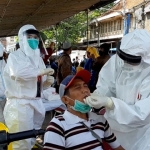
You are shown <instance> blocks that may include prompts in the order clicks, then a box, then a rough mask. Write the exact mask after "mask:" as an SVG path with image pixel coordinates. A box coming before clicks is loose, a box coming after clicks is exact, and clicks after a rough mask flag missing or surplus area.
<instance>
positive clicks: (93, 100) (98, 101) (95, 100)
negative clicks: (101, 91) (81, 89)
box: [84, 93, 114, 109]
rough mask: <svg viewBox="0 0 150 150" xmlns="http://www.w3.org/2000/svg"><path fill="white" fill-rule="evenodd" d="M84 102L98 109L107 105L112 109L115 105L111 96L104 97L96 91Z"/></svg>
mask: <svg viewBox="0 0 150 150" xmlns="http://www.w3.org/2000/svg"><path fill="white" fill-rule="evenodd" d="M84 102H85V103H86V104H88V105H89V106H91V107H94V108H96V109H98V108H100V107H102V106H105V107H107V108H109V109H112V108H113V106H114V103H113V101H112V100H111V99H110V98H109V97H102V96H100V95H98V94H96V93H91V95H90V96H88V97H87V98H86V99H85V100H84Z"/></svg>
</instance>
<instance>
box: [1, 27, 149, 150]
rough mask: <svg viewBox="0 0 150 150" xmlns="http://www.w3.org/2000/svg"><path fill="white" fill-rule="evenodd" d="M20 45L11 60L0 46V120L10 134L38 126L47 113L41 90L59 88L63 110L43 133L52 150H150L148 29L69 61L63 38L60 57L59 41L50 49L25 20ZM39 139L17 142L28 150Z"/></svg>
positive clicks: (45, 145)
mask: <svg viewBox="0 0 150 150" xmlns="http://www.w3.org/2000/svg"><path fill="white" fill-rule="evenodd" d="M18 39H19V43H17V45H16V51H14V52H11V53H10V54H9V56H8V58H6V56H5V55H6V54H5V53H4V47H3V45H2V44H0V122H2V123H4V124H5V125H6V126H7V127H8V129H9V132H10V133H15V132H21V131H26V130H32V129H40V128H41V126H42V123H43V121H44V118H45V107H44V105H43V102H42V93H43V91H44V90H47V89H50V88H52V87H53V88H55V89H56V93H58V94H59V98H60V101H61V102H62V103H63V104H64V105H65V110H63V111H62V112H61V114H58V115H56V116H54V117H53V118H52V120H49V121H50V122H49V125H48V126H47V129H46V133H45V135H44V139H43V150H47V149H51V150H54V149H58V150H62V149H71V150H73V149H79V150H80V149H87V150H90V149H93V150H98V149H99V150H100V149H103V150H112V149H114V150H124V149H125V150H149V149H150V136H149V135H150V108H149V103H150V90H149V80H150V76H149V74H150V42H149V41H150V33H149V32H148V31H146V30H144V29H137V30H135V31H133V32H131V33H128V34H127V35H125V36H124V37H123V38H122V40H121V41H120V42H119V43H118V47H117V51H116V54H115V55H113V56H111V57H110V55H109V49H110V47H109V45H108V44H106V43H105V44H102V45H101V46H100V47H99V48H98V49H97V48H95V47H87V50H86V54H85V55H84V56H83V59H82V60H81V61H80V62H79V59H78V56H76V58H74V59H73V60H72V61H71V58H70V54H71V52H72V45H71V43H70V42H69V41H66V42H64V43H63V45H62V49H63V53H61V54H60V55H59V56H58V57H57V56H52V54H53V53H54V52H55V43H54V42H52V43H51V44H50V45H49V47H47V48H45V45H44V41H43V40H42V39H41V36H40V32H39V31H38V30H37V29H36V28H35V27H34V26H33V25H24V26H23V27H21V28H20V30H19V32H18ZM34 144H35V139H24V140H20V141H15V142H13V143H12V147H13V150H31V148H32V147H33V146H34Z"/></svg>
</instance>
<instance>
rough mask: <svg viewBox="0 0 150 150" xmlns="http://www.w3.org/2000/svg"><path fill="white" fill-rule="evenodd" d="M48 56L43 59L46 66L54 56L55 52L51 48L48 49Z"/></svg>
mask: <svg viewBox="0 0 150 150" xmlns="http://www.w3.org/2000/svg"><path fill="white" fill-rule="evenodd" d="M46 50H47V52H48V55H45V57H44V58H43V61H44V63H45V64H46V63H47V62H48V59H49V58H50V56H51V55H52V53H53V51H52V49H51V48H46Z"/></svg>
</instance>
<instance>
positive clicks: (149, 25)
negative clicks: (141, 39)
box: [145, 12, 150, 31]
mask: <svg viewBox="0 0 150 150" xmlns="http://www.w3.org/2000/svg"><path fill="white" fill-rule="evenodd" d="M145 29H147V30H148V31H150V12H149V13H146V15H145Z"/></svg>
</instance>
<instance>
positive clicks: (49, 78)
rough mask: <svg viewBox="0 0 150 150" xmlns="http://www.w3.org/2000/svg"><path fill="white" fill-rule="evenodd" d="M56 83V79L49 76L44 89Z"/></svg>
mask: <svg viewBox="0 0 150 150" xmlns="http://www.w3.org/2000/svg"><path fill="white" fill-rule="evenodd" d="M53 83H54V77H53V76H51V75H50V74H48V75H47V79H46V81H45V82H44V83H43V87H44V88H48V87H50V86H51V85H52V84H53Z"/></svg>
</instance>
